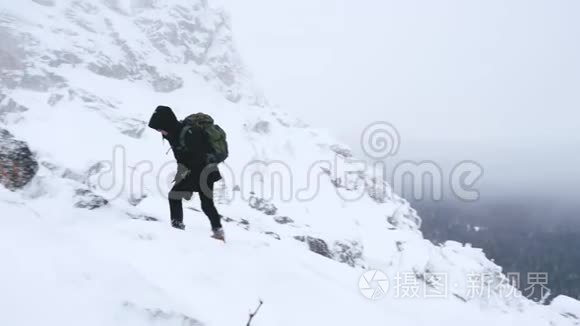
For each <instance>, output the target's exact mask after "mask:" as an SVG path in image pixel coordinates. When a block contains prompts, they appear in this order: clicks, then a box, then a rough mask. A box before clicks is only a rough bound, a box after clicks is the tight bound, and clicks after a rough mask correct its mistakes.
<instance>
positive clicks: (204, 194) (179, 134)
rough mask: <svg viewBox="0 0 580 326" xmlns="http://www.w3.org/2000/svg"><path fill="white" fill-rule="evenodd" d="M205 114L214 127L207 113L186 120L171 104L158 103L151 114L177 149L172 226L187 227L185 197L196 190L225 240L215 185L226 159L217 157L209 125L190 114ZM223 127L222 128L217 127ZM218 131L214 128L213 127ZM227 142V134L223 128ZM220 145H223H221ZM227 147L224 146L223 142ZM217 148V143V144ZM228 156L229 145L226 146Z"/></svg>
mask: <svg viewBox="0 0 580 326" xmlns="http://www.w3.org/2000/svg"><path fill="white" fill-rule="evenodd" d="M194 116H195V117H199V116H201V117H202V118H203V119H205V120H204V122H208V121H209V125H211V126H212V127H214V126H217V125H213V119H211V117H209V116H208V115H205V114H203V113H198V114H194V115H191V116H189V117H188V118H186V119H185V120H184V121H178V120H177V117H176V116H175V114H174V113H173V111H172V110H171V108H169V107H167V106H158V107H157V108H156V109H155V112H154V113H153V115H152V116H151V120H150V121H149V127H150V128H152V129H155V130H157V131H158V132H160V133H161V134H162V135H163V138H165V139H166V140H167V141H168V142H169V144H170V145H171V149H172V150H173V155H174V156H175V160H176V161H177V173H176V175H175V179H174V182H175V184H174V185H173V188H171V191H170V192H169V195H168V197H169V209H170V214H171V226H173V227H174V228H177V229H181V230H183V229H185V225H184V224H183V207H182V199H186V200H190V199H191V197H192V195H193V192H197V193H199V198H200V200H201V209H202V211H203V212H204V214H205V215H206V216H207V217H208V218H209V221H210V223H211V228H212V232H213V235H212V237H214V238H216V239H220V240H224V231H223V228H222V224H221V216H220V214H219V213H218V211H217V209H216V207H215V204H214V201H213V184H214V183H215V182H216V181H218V180H220V179H221V178H222V177H221V174H220V172H219V170H218V168H217V164H216V163H219V162H221V161H223V160H224V159H225V157H224V155H221V156H222V157H217V158H216V151H215V149H214V148H212V144H214V143H215V142H214V143H212V142H211V141H210V140H211V139H214V138H211V139H210V136H211V135H215V133H211V131H210V134H209V135H208V132H207V128H206V129H204V126H207V124H206V125H203V126H201V125H196V124H195V123H194V121H193V120H195V119H190V117H194ZM217 128H219V127H217ZM212 130H214V129H212ZM219 131H221V134H222V137H223V144H225V133H224V132H223V130H222V129H221V128H219ZM218 146H219V145H218ZM221 146H223V145H221ZM214 147H215V146H214ZM225 152H226V154H225V156H227V145H226V147H225Z"/></svg>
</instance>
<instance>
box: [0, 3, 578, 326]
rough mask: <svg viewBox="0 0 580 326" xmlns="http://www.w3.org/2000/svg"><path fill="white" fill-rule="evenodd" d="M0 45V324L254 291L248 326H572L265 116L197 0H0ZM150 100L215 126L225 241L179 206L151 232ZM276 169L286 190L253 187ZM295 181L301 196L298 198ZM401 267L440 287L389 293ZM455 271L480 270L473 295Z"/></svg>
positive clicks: (162, 159)
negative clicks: (380, 276) (378, 296)
mask: <svg viewBox="0 0 580 326" xmlns="http://www.w3.org/2000/svg"><path fill="white" fill-rule="evenodd" d="M0 41H1V43H2V49H0V71H1V75H0V122H1V123H0V131H2V143H1V146H2V152H3V154H4V152H6V153H8V154H7V155H6V157H5V158H3V157H2V156H0V161H2V159H4V160H5V161H8V162H9V164H11V165H10V171H12V170H18V171H19V173H20V170H22V169H24V167H18V166H16V164H17V163H18V162H23V161H22V160H20V159H18V160H15V159H14V157H15V156H10V153H12V152H15V151H16V149H18V150H17V151H16V152H17V153H19V154H18V155H21V153H22V152H21V150H20V148H21V147H22V146H23V144H24V143H25V144H26V145H27V146H28V147H29V148H30V150H31V151H32V153H34V155H33V156H31V155H25V156H26V157H27V159H30V160H32V161H31V162H29V161H26V162H28V163H27V166H26V167H27V173H25V174H23V175H24V178H25V177H26V175H29V174H31V173H30V170H34V172H35V173H34V175H33V178H32V179H31V180H27V181H29V182H28V184H27V185H26V186H25V187H24V188H22V189H20V190H18V191H16V192H13V191H10V190H8V189H5V188H0V206H1V208H0V211H2V217H1V218H0V223H1V224H2V227H1V228H0V247H2V248H5V249H4V250H2V251H1V252H2V255H1V256H0V257H1V258H2V260H3V266H4V267H3V269H2V270H1V271H0V293H2V295H0V302H1V303H2V306H3V307H5V309H6V313H4V314H1V315H0V323H2V324H6V325H32V324H38V323H44V324H64V325H68V324H70V325H73V324H78V323H83V324H85V325H86V324H88V325H133V324H134V325H232V324H244V323H245V322H246V320H247V314H248V309H250V308H253V307H254V305H255V304H256V303H257V300H258V298H262V299H263V300H264V301H265V304H264V307H263V308H262V310H261V312H260V314H259V315H258V316H256V318H255V320H253V322H252V325H315V324H334V325H350V324H369V325H384V324H387V323H398V324H405V325H424V324H427V323H429V324H449V325H455V324H464V323H465V322H471V323H474V324H482V325H483V324H490V323H496V324H500V325H512V324H526V325H578V324H579V320H578V318H579V317H580V311H579V308H578V303H577V302H576V301H574V300H571V299H568V298H566V297H559V298H557V299H556V300H554V302H553V303H552V305H550V306H542V305H539V304H536V303H533V302H531V301H529V300H527V299H525V298H522V297H520V296H517V295H516V294H517V293H518V291H517V290H516V289H515V288H514V287H513V286H512V285H510V284H509V280H508V279H507V278H506V276H504V275H503V274H502V273H501V267H499V266H497V265H495V264H494V263H493V262H491V261H490V260H488V259H487V258H486V257H485V255H484V254H483V252H482V251H481V250H479V249H476V248H471V247H469V246H464V245H462V244H459V243H455V242H447V243H446V244H443V245H440V246H436V245H433V244H431V243H430V242H429V241H427V240H425V239H423V237H422V235H421V232H420V231H419V228H420V224H421V220H420V218H419V217H418V216H417V213H416V212H415V211H414V210H413V209H412V208H411V207H410V206H409V204H408V203H407V202H406V201H405V200H404V199H402V198H400V197H399V196H397V195H396V194H394V193H393V190H392V188H391V187H390V186H389V185H388V184H385V183H384V182H383V181H381V179H380V178H378V177H376V176H374V175H373V173H372V172H371V171H368V170H367V169H361V168H360V167H358V166H357V165H355V164H349V158H350V152H349V150H348V148H347V147H346V146H344V145H342V144H339V143H337V142H336V141H335V140H333V138H332V137H331V136H329V135H327V134H326V133H324V132H322V131H319V130H316V129H313V128H310V127H308V126H307V125H306V124H304V123H303V122H301V121H300V120H298V119H295V118H292V117H290V116H289V115H287V114H284V113H282V112H279V111H278V110H276V109H274V108H272V107H271V106H270V105H269V104H268V103H267V101H266V100H265V98H264V97H263V96H262V95H261V93H260V92H259V91H258V90H257V89H256V87H255V86H254V85H253V83H252V80H251V76H250V74H249V72H247V71H246V70H245V68H244V66H243V63H242V60H241V59H240V55H239V54H238V53H237V52H236V49H235V45H234V42H233V40H232V35H231V26H230V24H229V21H228V18H227V15H226V14H225V13H224V11H223V10H221V9H216V8H213V7H212V6H211V5H210V4H209V3H208V2H207V1H204V0H193V1H186V0H169V1H155V0H141V1H115V0H100V1H85V0H34V1H32V0H31V1H22V2H12V3H5V4H2V6H1V7H0ZM158 104H165V105H169V106H171V107H173V108H174V109H175V111H176V113H178V115H179V116H180V117H183V116H185V115H186V114H188V113H191V112H197V111H204V112H207V113H209V114H211V115H212V116H213V117H214V118H215V119H216V121H218V122H219V123H220V125H222V127H223V128H224V129H225V130H226V131H227V132H228V139H229V143H230V148H231V154H230V155H231V156H230V158H229V159H228V160H227V161H226V164H224V165H222V166H221V170H222V172H223V174H224V179H225V180H224V182H223V183H221V184H220V185H219V186H218V187H217V190H216V195H217V197H218V198H219V203H220V205H219V206H218V209H219V210H220V212H221V213H223V215H224V220H225V221H226V222H227V223H226V226H225V227H226V232H227V233H228V239H229V240H228V243H227V244H225V245H222V244H219V243H215V241H214V240H211V239H209V238H208V237H207V233H208V223H207V221H206V219H205V216H203V214H201V213H200V212H199V204H198V203H197V200H196V199H195V198H194V200H193V201H192V202H191V203H190V204H189V206H190V207H189V209H186V212H185V215H186V220H185V223H186V225H187V226H188V229H187V231H186V232H178V231H175V230H173V229H170V228H169V227H168V224H169V223H168V221H167V220H168V217H167V215H168V208H167V203H166V193H167V191H168V188H169V187H170V184H171V183H170V181H171V178H172V177H173V172H174V163H173V162H172V159H171V158H170V156H166V155H165V153H166V151H167V144H163V143H162V142H161V141H160V139H159V135H158V134H156V133H154V132H152V131H150V130H146V121H147V119H148V118H149V115H150V114H151V113H152V110H153V109H154V107H155V106H156V105H158ZM22 142H24V143H22ZM15 155H16V154H15ZM18 155H16V157H20V156H18ZM338 160H340V161H341V162H342V164H340V165H339V164H336V162H337V161H338ZM271 162H279V163H280V162H281V163H283V164H281V165H270V164H268V163H271ZM319 162H323V163H324V162H327V163H330V166H327V165H325V164H318V163H319ZM286 168H288V171H289V173H290V177H291V178H290V179H291V180H292V187H291V188H290V190H289V193H290V194H291V198H290V200H286V199H284V198H277V197H275V196H274V197H270V196H268V195H267V194H264V193H263V192H261V191H260V189H261V188H262V187H267V186H269V185H270V184H271V182H272V181H273V180H275V177H276V175H275V172H282V173H286V172H287V170H286ZM3 169H4V170H3V174H5V175H6V173H5V170H6V169H7V168H6V166H3ZM254 172H256V173H263V174H262V178H261V179H260V180H259V181H258V182H257V183H255V182H254V181H253V179H252V177H253V173H254ZM313 173H314V175H315V176H316V180H317V181H318V183H317V184H316V186H317V188H316V189H315V190H316V192H315V196H311V198H308V200H305V199H301V198H299V196H298V195H297V194H298V193H299V191H298V190H300V189H310V186H311V185H310V183H309V182H310V181H311V178H310V176H312V175H313ZM18 175H20V174H18ZM31 177H32V176H31ZM0 180H2V179H0ZM13 184H14V185H16V183H13ZM8 188H10V187H8ZM15 188H19V187H15ZM351 197H352V198H357V200H354V201H353V200H347V199H345V198H351ZM368 270H379V271H382V272H384V273H385V274H386V275H387V276H388V278H389V280H390V281H391V291H389V292H388V293H387V294H386V296H385V297H384V298H383V299H382V300H377V301H373V300H369V299H367V298H365V297H364V296H363V295H362V294H361V292H360V289H359V280H360V277H361V275H363V273H364V272H365V271H368ZM401 275H404V276H405V279H407V278H408V280H407V281H409V282H412V284H414V286H415V285H416V287H417V288H418V289H420V290H421V291H422V292H423V293H431V294H434V293H439V294H440V293H441V292H442V291H445V292H447V293H446V295H445V296H439V297H437V298H433V296H432V297H427V296H426V295H423V296H420V297H411V298H409V297H407V298H405V297H402V295H401V293H398V291H396V289H395V288H394V287H395V283H396V282H397V280H399V281H400V279H399V277H400V276H401ZM468 275H485V277H486V278H485V280H482V283H481V284H482V288H481V289H480V290H481V291H484V292H485V293H486V294H485V295H481V296H472V295H470V294H473V293H470V290H471V291H472V290H473V289H471V288H470V286H471V285H472V284H471V285H470V280H469V279H468ZM442 278H445V280H443V279H442ZM443 281H445V282H443ZM508 292H510V293H512V295H509V296H506V295H505V293H508ZM30 307H34V309H33V313H31V310H30ZM418 311H421V312H424V314H417V312H418ZM458 316H459V317H458Z"/></svg>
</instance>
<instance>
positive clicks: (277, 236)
mask: <svg viewBox="0 0 580 326" xmlns="http://www.w3.org/2000/svg"><path fill="white" fill-rule="evenodd" d="M264 234H267V235H269V236H271V237H272V238H274V239H276V240H280V235H279V234H278V233H276V232H272V231H266V232H264Z"/></svg>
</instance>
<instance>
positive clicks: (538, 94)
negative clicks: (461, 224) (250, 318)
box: [221, 0, 580, 196]
mask: <svg viewBox="0 0 580 326" xmlns="http://www.w3.org/2000/svg"><path fill="white" fill-rule="evenodd" d="M221 1H222V2H225V3H226V7H227V9H228V10H229V11H230V14H231V17H232V22H233V29H234V37H235V40H236V43H237V45H238V47H239V49H240V51H241V53H242V56H243V59H244V61H245V62H246V64H247V65H248V66H249V68H250V70H251V71H252V73H253V75H254V77H255V79H256V81H257V83H258V85H259V86H260V87H262V89H264V91H265V93H266V96H267V97H268V98H269V99H271V101H272V102H274V103H275V104H279V105H280V106H281V107H282V109H283V110H285V111H290V112H293V113H295V114H296V115H298V116H301V117H304V118H305V119H306V120H307V121H309V122H311V123H312V124H313V125H315V126H319V127H323V128H327V129H330V130H331V131H332V132H333V133H334V134H335V135H337V136H338V137H339V138H340V139H341V140H343V141H344V142H346V143H348V144H350V145H351V146H352V147H353V148H354V149H355V150H358V147H360V146H358V141H359V137H360V134H361V132H362V130H363V129H364V127H365V126H366V125H367V124H369V123H372V122H373V121H377V120H383V121H388V122H390V123H392V124H393V125H395V127H396V128H397V129H398V130H399V132H400V134H401V139H402V144H401V151H400V154H399V156H398V157H397V158H396V159H398V160H402V159H414V160H434V161H437V162H441V163H442V164H443V165H444V166H449V165H451V164H453V163H454V162H459V161H461V160H465V159H472V160H476V161H478V162H480V163H481V164H482V165H483V167H484V168H485V171H486V175H485V178H484V180H483V181H484V182H486V183H487V184H493V185H495V186H498V187H499V188H502V189H509V190H512V191H522V190H525V189H533V188H540V187H541V188H543V189H544V190H543V191H548V192H553V191H554V190H555V189H558V188H559V187H566V189H568V190H570V189H571V190H573V191H576V192H575V194H576V195H577V196H580V192H579V191H578V189H580V133H579V132H580V1H578V0H567V1H565V0H545V1H538V0H481V1H464V0H443V1H441V0H439V1H432V0H430V1H428V0H425V1H416V0H410V1H391V0H381V1H379V0H359V1H346V0H293V1H279V0H278V1H273V0H244V1H239V0H221Z"/></svg>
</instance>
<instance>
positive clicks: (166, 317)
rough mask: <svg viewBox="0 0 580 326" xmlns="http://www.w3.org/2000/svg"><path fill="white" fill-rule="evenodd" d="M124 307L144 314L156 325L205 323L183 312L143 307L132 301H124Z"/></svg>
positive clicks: (196, 325)
mask: <svg viewBox="0 0 580 326" xmlns="http://www.w3.org/2000/svg"><path fill="white" fill-rule="evenodd" d="M123 308H124V309H125V310H126V311H127V312H132V313H138V314H142V315H144V317H146V318H145V319H146V320H147V321H149V322H150V323H151V324H154V325H180V326H203V323H201V322H200V321H198V320H197V319H195V318H192V317H189V316H187V315H184V314H182V313H176V312H167V311H163V310H161V309H151V308H142V307H138V306H137V305H135V304H134V303H131V302H124V303H123Z"/></svg>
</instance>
